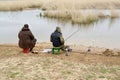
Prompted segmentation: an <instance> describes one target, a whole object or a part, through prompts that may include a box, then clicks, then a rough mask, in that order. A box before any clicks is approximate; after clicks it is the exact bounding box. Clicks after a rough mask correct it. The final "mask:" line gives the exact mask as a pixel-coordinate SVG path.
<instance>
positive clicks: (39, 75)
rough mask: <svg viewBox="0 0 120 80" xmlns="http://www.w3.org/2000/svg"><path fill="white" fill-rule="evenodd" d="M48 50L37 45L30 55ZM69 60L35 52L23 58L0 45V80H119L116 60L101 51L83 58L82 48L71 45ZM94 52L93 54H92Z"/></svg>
mask: <svg viewBox="0 0 120 80" xmlns="http://www.w3.org/2000/svg"><path fill="white" fill-rule="evenodd" d="M46 48H51V44H50V43H39V44H37V45H36V47H35V48H34V51H41V50H43V49H46ZM71 48H72V49H73V51H72V52H71V53H70V55H69V56H65V53H63V52H61V54H60V55H52V54H51V53H49V54H48V53H43V52H38V54H32V53H29V54H23V53H22V52H21V51H22V50H21V49H20V48H19V47H18V46H17V45H16V44H15V45H13V44H4V45H0V66H1V67H0V74H1V76H0V79H1V80H11V79H12V80H16V79H17V80H21V79H22V80H33V79H36V80H65V79H66V80H73V79H76V80H94V79H95V80H96V79H97V80H101V79H105V80H107V79H109V80H119V78H120V75H119V72H120V58H119V56H105V55H103V54H100V53H101V52H103V51H104V50H105V49H104V48H96V49H95V48H94V49H92V51H91V52H90V53H88V54H87V55H86V56H85V55H84V53H85V52H86V48H85V46H75V45H71ZM95 52H97V54H96V53H95Z"/></svg>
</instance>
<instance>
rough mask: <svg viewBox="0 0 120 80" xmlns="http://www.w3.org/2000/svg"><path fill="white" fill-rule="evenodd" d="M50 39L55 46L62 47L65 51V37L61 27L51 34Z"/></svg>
mask: <svg viewBox="0 0 120 80" xmlns="http://www.w3.org/2000/svg"><path fill="white" fill-rule="evenodd" d="M50 41H51V42H52V44H53V46H54V47H60V48H61V49H62V50H63V51H64V50H65V46H64V38H63V36H62V33H61V29H60V27H56V30H55V31H54V32H53V33H52V34H51V37H50Z"/></svg>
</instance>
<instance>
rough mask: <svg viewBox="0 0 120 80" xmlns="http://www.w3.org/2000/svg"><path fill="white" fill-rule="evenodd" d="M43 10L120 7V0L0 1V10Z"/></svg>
mask: <svg viewBox="0 0 120 80" xmlns="http://www.w3.org/2000/svg"><path fill="white" fill-rule="evenodd" d="M40 7H41V8H42V9H43V10H64V9H68V10H71V9H72V10H79V9H111V8H115V9H116V8H117V9H120V0H84V1H83V0H76V1H75V0H7V1H3V0H2V1H0V10H2V11H3V10H4V11H8V10H21V9H26V8H40Z"/></svg>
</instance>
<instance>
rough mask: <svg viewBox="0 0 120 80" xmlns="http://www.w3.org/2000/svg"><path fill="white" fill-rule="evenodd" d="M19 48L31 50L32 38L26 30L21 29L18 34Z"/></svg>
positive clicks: (30, 33) (32, 45)
mask: <svg viewBox="0 0 120 80" xmlns="http://www.w3.org/2000/svg"><path fill="white" fill-rule="evenodd" d="M18 38H19V47H20V48H33V47H34V36H33V34H32V32H31V31H30V30H29V29H28V28H27V29H26V28H24V27H23V28H22V30H21V31H20V32H19V34H18Z"/></svg>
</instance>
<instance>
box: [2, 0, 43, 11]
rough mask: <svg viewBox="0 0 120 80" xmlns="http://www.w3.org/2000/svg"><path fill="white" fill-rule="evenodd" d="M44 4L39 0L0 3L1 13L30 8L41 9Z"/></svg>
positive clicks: (16, 0)
mask: <svg viewBox="0 0 120 80" xmlns="http://www.w3.org/2000/svg"><path fill="white" fill-rule="evenodd" d="M41 5H42V2H41V1H39V0H34V1H32V0H13V1H0V11H18V10H23V9H26V8H27V9H28V8H40V7H41Z"/></svg>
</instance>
